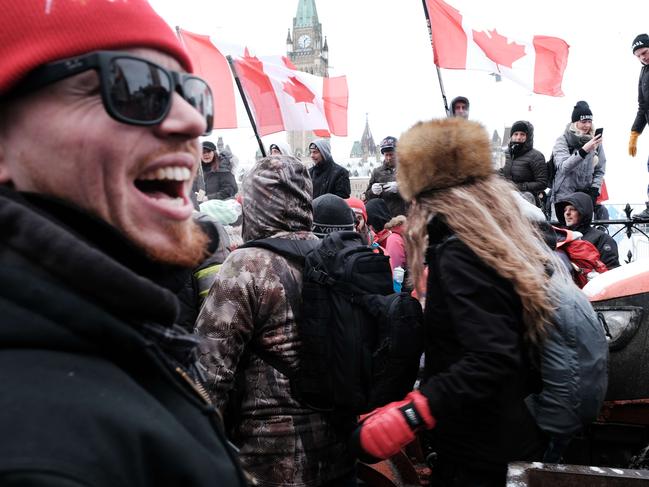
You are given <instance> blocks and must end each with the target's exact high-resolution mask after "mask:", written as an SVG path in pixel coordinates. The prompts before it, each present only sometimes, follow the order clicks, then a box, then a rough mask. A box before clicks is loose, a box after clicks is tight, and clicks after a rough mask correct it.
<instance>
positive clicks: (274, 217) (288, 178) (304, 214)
mask: <svg viewBox="0 0 649 487" xmlns="http://www.w3.org/2000/svg"><path fill="white" fill-rule="evenodd" d="M312 195H313V184H312V183H311V177H310V176H309V173H308V171H307V169H306V167H305V166H304V164H302V162H300V161H299V160H298V159H296V158H295V157H291V156H280V157H278V156H273V157H266V158H264V159H261V160H260V161H258V162H257V163H256V164H255V166H254V167H253V168H252V169H251V171H250V172H249V173H248V175H247V176H246V178H245V180H244V181H243V240H244V242H247V241H249V240H253V239H258V238H267V237H271V236H273V235H276V234H278V233H280V232H300V231H306V232H310V231H311V226H312V223H313V214H312V209H311V200H312Z"/></svg>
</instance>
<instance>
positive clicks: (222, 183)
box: [203, 169, 239, 200]
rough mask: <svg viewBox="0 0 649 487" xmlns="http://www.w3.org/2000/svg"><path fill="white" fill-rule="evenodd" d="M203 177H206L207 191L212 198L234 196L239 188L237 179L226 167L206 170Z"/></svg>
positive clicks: (219, 198)
mask: <svg viewBox="0 0 649 487" xmlns="http://www.w3.org/2000/svg"><path fill="white" fill-rule="evenodd" d="M203 177H204V178H205V193H206V194H207V197H208V198H209V199H211V200H227V199H228V198H234V197H235V196H236V194H237V191H238V190H239V186H237V181H236V179H234V175H233V174H232V173H231V172H230V171H227V170H224V169H217V170H216V171H206V172H205V173H204V174H203Z"/></svg>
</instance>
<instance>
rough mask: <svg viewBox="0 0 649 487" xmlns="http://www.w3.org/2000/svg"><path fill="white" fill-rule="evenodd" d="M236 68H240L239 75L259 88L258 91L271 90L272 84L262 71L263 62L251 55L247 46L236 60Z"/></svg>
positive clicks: (266, 91) (265, 91)
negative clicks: (241, 55)
mask: <svg viewBox="0 0 649 487" xmlns="http://www.w3.org/2000/svg"><path fill="white" fill-rule="evenodd" d="M237 68H238V69H239V70H240V73H239V76H240V77H241V78H245V79H246V80H248V81H250V82H251V83H253V84H254V85H255V86H257V88H258V89H259V92H260V93H268V92H272V91H273V86H272V85H271V84H270V81H269V80H268V76H267V75H266V73H264V63H262V62H261V61H260V60H259V59H258V58H257V57H256V56H251V55H250V52H249V51H248V48H247V47H246V48H245V50H244V54H243V57H242V58H241V59H240V60H239V61H238V62H237Z"/></svg>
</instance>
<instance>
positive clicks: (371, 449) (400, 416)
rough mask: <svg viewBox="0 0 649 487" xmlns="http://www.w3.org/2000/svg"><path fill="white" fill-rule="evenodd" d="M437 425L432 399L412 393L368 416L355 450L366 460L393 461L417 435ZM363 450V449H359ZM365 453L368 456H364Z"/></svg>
mask: <svg viewBox="0 0 649 487" xmlns="http://www.w3.org/2000/svg"><path fill="white" fill-rule="evenodd" d="M434 426H435V418H434V417H433V415H432V414H431V412H430V408H429V407H428V399H426V398H425V397H424V395H423V394H422V393H421V392H419V391H412V392H411V393H410V394H408V395H407V396H406V398H405V399H404V400H402V401H396V402H391V403H390V404H388V405H386V406H383V407H382V408H378V409H375V410H374V411H372V412H371V413H370V414H368V415H367V416H365V418H364V420H363V422H362V423H361V424H360V425H359V427H358V429H357V430H356V432H355V434H354V435H353V438H352V440H353V441H354V442H355V443H356V444H355V445H353V446H352V448H353V449H354V450H356V451H359V450H360V452H361V456H363V457H364V458H363V459H365V458H366V455H370V456H371V457H372V458H373V459H380V458H389V457H391V456H392V455H395V454H397V453H398V452H399V450H401V448H403V447H404V446H406V445H407V444H408V443H410V442H412V441H413V440H414V439H415V433H416V432H417V431H419V430H422V429H431V428H433V427H434ZM359 447H360V448H359ZM362 454H365V455H362Z"/></svg>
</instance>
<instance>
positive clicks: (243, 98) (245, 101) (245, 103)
mask: <svg viewBox="0 0 649 487" xmlns="http://www.w3.org/2000/svg"><path fill="white" fill-rule="evenodd" d="M226 59H227V60H228V64H229V65H230V70H231V71H232V76H234V82H235V83H236V84H237V89H238V90H239V94H240V95H241V101H243V106H244V107H245V108H246V113H247V114H248V119H249V120H250V125H252V131H253V132H254V133H255V138H256V139H257V143H258V144H259V150H260V152H261V155H262V157H266V149H264V144H263V143H262V141H261V137H259V132H258V131H257V124H256V123H255V119H254V117H253V116H252V112H251V111H250V105H248V99H247V98H246V94H245V93H244V91H243V86H241V80H240V79H239V76H238V75H237V70H236V69H235V67H234V61H233V60H232V56H226Z"/></svg>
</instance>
